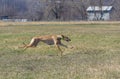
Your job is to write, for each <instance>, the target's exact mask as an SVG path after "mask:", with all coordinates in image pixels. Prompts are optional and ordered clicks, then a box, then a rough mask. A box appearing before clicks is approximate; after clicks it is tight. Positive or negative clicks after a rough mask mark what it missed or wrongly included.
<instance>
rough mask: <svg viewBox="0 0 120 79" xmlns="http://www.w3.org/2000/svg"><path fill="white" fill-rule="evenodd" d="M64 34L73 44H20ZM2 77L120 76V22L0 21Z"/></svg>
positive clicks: (67, 78)
mask: <svg viewBox="0 0 120 79" xmlns="http://www.w3.org/2000/svg"><path fill="white" fill-rule="evenodd" d="M48 34H49V35H51V34H65V35H68V36H69V37H70V38H71V40H72V41H71V42H70V43H67V42H64V41H63V42H64V43H65V44H66V45H68V46H69V47H70V46H72V47H73V48H72V49H70V48H68V49H66V48H64V47H61V49H62V50H64V55H63V56H62V57H60V56H58V55H57V54H58V53H59V51H58V50H57V49H56V48H55V47H54V46H48V45H45V44H44V43H39V45H38V47H36V48H29V49H27V50H25V51H23V49H22V48H18V47H19V46H21V45H22V43H23V42H25V43H29V42H30V40H31V38H32V37H33V36H39V35H48ZM0 79H120V22H116V23H114V22H112V23H109V22H107V23H99V22H97V23H85V22H84V23H81V22H75V23H74V22H63V23H62V22H60V23H59V22H56V23H55V22H28V23H14V22H8V23H5V22H0Z"/></svg>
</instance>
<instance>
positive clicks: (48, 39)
mask: <svg viewBox="0 0 120 79" xmlns="http://www.w3.org/2000/svg"><path fill="white" fill-rule="evenodd" d="M61 40H64V41H67V42H69V41H71V39H70V38H69V37H67V36H65V35H45V36H38V37H33V38H32V40H31V42H30V43H29V44H28V45H26V44H25V43H23V44H24V46H23V47H24V48H25V49H26V48H29V47H36V46H37V45H38V43H39V42H44V43H46V44H48V45H55V46H56V47H57V48H58V50H59V51H60V52H61V56H62V53H63V52H62V50H61V49H60V46H63V47H66V48H67V46H66V45H64V44H63V43H62V42H61Z"/></svg>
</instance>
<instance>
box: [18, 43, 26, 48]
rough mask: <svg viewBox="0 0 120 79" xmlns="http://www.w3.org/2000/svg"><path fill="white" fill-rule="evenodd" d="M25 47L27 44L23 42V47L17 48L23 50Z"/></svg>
mask: <svg viewBox="0 0 120 79" xmlns="http://www.w3.org/2000/svg"><path fill="white" fill-rule="evenodd" d="M25 47H27V44H25V43H24V42H23V46H19V48H25Z"/></svg>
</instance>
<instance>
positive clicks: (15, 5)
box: [0, 0, 120, 21]
mask: <svg viewBox="0 0 120 79" xmlns="http://www.w3.org/2000/svg"><path fill="white" fill-rule="evenodd" d="M91 5H92V6H103V5H105V6H113V7H114V10H115V13H114V14H113V16H114V18H113V19H112V20H120V1H119V0H0V16H8V17H9V18H14V19H29V20H33V21H40V20H47V21H48V20H49V21H51V20H52V21H56V20H58V21H70V20H87V13H86V9H87V7H88V6H91Z"/></svg>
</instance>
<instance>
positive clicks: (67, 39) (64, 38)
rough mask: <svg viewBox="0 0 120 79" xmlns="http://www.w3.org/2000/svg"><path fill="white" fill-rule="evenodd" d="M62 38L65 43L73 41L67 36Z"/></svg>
mask: <svg viewBox="0 0 120 79" xmlns="http://www.w3.org/2000/svg"><path fill="white" fill-rule="evenodd" d="M61 36H62V39H63V40H65V41H67V42H69V41H71V39H70V38H69V37H67V36H65V35H61Z"/></svg>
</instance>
